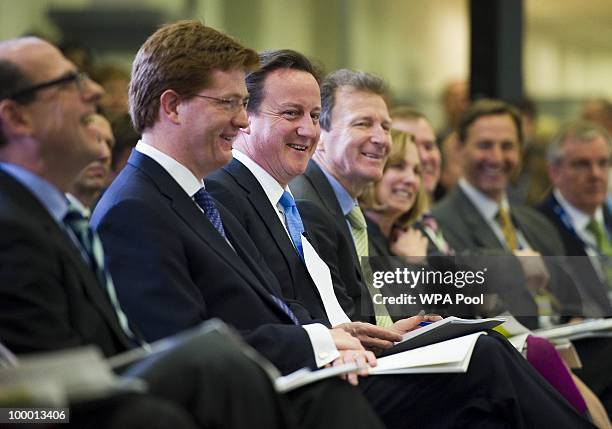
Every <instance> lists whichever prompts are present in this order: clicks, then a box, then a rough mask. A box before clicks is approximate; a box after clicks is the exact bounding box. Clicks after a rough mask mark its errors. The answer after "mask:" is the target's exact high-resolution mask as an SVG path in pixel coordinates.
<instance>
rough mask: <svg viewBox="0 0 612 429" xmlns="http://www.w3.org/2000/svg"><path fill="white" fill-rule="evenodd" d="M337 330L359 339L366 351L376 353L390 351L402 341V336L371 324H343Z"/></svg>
mask: <svg viewBox="0 0 612 429" xmlns="http://www.w3.org/2000/svg"><path fill="white" fill-rule="evenodd" d="M335 328H336V329H338V328H339V329H343V330H344V331H346V332H348V333H349V334H351V335H352V336H353V337H356V338H358V339H359V341H360V342H361V344H362V345H363V346H364V347H365V348H366V349H368V350H374V351H379V350H384V349H388V348H389V347H391V346H393V343H395V342H397V341H400V340H401V339H402V337H401V335H398V334H397V333H395V332H394V331H391V330H389V329H386V328H381V327H379V326H376V325H372V324H371V323H363V322H351V323H343V324H341V325H338V326H336V327H335Z"/></svg>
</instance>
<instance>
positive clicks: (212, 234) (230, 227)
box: [128, 151, 287, 317]
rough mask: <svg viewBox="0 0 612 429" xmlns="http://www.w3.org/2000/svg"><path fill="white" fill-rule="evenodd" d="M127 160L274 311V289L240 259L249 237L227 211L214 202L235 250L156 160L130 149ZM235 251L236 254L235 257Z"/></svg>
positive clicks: (253, 264)
mask: <svg viewBox="0 0 612 429" xmlns="http://www.w3.org/2000/svg"><path fill="white" fill-rule="evenodd" d="M128 162H129V163H130V164H131V165H133V166H134V167H136V168H138V169H139V170H141V171H143V172H144V173H145V174H147V176H148V177H149V178H150V179H151V180H152V181H153V182H154V184H155V185H156V187H157V188H158V190H159V191H160V192H161V194H162V195H164V197H166V198H168V199H169V201H170V204H171V207H172V209H173V210H174V211H175V213H176V214H177V216H179V217H180V218H181V219H183V221H184V222H185V223H186V224H187V226H188V227H189V228H190V229H191V230H193V232H194V233H195V235H197V236H198V237H199V238H200V239H201V240H202V241H203V242H204V243H206V245H207V246H208V247H209V248H211V249H212V250H213V251H214V252H215V253H217V255H218V256H219V257H220V258H221V259H223V260H224V261H225V262H226V263H227V264H228V265H230V266H231V267H232V268H234V270H235V271H236V273H237V274H238V275H239V276H241V277H242V278H244V280H245V281H246V282H247V283H249V284H250V285H251V286H252V288H253V289H254V290H255V291H256V292H257V293H258V294H259V295H260V296H261V297H262V298H263V299H264V300H265V301H267V302H268V303H270V305H271V306H272V307H273V308H274V309H275V310H278V306H277V305H276V304H275V303H274V302H273V301H272V298H271V296H270V294H271V293H274V292H272V291H269V290H267V289H266V288H265V287H264V286H263V285H266V284H267V281H266V279H265V278H262V276H258V270H257V268H256V266H257V264H255V263H251V264H250V266H251V267H253V268H254V269H253V270H251V269H249V267H248V266H247V265H246V264H245V261H243V259H242V258H249V259H248V260H249V262H250V261H252V260H251V259H250V257H249V256H248V253H249V252H248V251H245V250H244V248H243V244H242V243H243V242H244V241H245V240H250V239H249V238H248V236H247V235H246V233H245V234H239V233H238V232H236V230H237V221H232V219H231V214H230V213H229V212H228V211H227V210H226V209H225V208H224V207H223V206H222V205H221V204H219V202H217V201H215V202H216V205H217V208H218V210H219V213H220V214H221V219H222V222H223V226H224V229H225V232H226V235H227V237H228V239H229V240H230V242H231V243H232V246H234V248H235V249H232V248H231V247H230V245H229V244H228V243H227V242H226V241H225V239H224V238H223V237H222V236H221V235H220V234H219V232H218V231H217V230H216V229H215V227H214V226H213V225H212V224H211V223H210V221H209V220H208V218H207V217H206V215H205V214H204V213H202V212H201V211H200V209H198V207H197V205H196V203H195V202H194V201H193V200H192V199H191V197H190V196H189V195H187V193H185V191H184V190H183V189H182V188H181V187H180V185H179V184H178V183H177V182H176V181H175V180H174V179H173V178H172V177H171V176H170V175H169V174H168V172H167V171H166V170H164V169H163V167H161V166H160V165H159V164H158V163H157V162H156V161H154V160H153V159H151V158H149V157H147V156H146V155H143V154H141V153H139V152H137V151H134V152H133V153H132V155H131V156H130V159H129V160H128ZM234 250H235V251H234ZM237 252H238V253H239V254H240V256H238V254H237ZM277 313H279V314H280V313H281V312H280V311H277ZM282 314H283V315H284V316H285V317H287V315H286V314H285V313H284V312H282Z"/></svg>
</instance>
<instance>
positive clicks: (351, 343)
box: [329, 328, 365, 352]
mask: <svg viewBox="0 0 612 429" xmlns="http://www.w3.org/2000/svg"><path fill="white" fill-rule="evenodd" d="M329 333H330V334H331V337H332V340H334V344H335V346H336V348H337V349H338V351H339V352H342V350H365V349H364V348H363V346H362V345H361V343H360V342H359V340H358V339H357V338H356V337H353V336H352V335H351V334H349V333H348V332H346V331H345V330H344V329H341V328H333V329H330V330H329Z"/></svg>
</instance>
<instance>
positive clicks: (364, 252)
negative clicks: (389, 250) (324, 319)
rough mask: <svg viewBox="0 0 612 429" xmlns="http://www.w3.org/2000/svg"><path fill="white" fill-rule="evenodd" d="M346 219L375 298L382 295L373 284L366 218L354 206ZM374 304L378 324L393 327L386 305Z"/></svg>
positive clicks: (363, 270)
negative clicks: (378, 294)
mask: <svg viewBox="0 0 612 429" xmlns="http://www.w3.org/2000/svg"><path fill="white" fill-rule="evenodd" d="M346 217H347V219H348V221H349V224H350V225H351V233H352V234H353V239H354V241H355V249H356V250H357V255H358V256H359V262H360V263H361V271H362V273H363V277H364V281H365V284H366V286H367V288H368V292H369V293H370V297H373V296H374V295H375V294H377V293H380V291H379V290H377V289H376V288H375V287H374V286H373V283H372V280H373V274H372V267H371V266H370V262H369V260H368V257H369V256H370V250H369V248H368V230H367V224H366V220H365V217H364V216H363V212H362V211H361V209H360V208H359V206H358V205H356V206H354V207H353V208H352V209H351V211H350V212H349V214H348V215H347V216H346ZM372 304H373V306H374V315H375V316H376V324H377V325H378V326H381V327H383V328H386V327H388V326H391V325H393V320H392V319H391V316H390V315H389V310H387V307H385V305H384V304H377V303H375V302H374V300H373V299H372Z"/></svg>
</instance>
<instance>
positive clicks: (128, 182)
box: [92, 21, 379, 428]
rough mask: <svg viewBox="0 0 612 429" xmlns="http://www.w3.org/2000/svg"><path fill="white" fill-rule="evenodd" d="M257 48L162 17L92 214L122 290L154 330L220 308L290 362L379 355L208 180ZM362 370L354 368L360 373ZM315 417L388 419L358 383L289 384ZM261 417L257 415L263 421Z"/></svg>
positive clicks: (127, 304)
mask: <svg viewBox="0 0 612 429" xmlns="http://www.w3.org/2000/svg"><path fill="white" fill-rule="evenodd" d="M258 62H259V60H258V57H257V53H256V52H254V51H253V50H251V49H247V48H245V47H243V46H241V45H240V44H239V43H238V42H236V41H234V40H233V39H231V38H230V37H228V36H226V35H224V34H222V33H220V32H218V31H216V30H214V29H212V28H209V27H205V26H203V25H202V24H201V23H199V22H196V21H180V22H177V23H174V24H169V25H167V26H165V27H162V28H161V29H160V30H158V31H157V32H155V33H154V34H153V35H152V36H150V37H149V38H148V39H147V41H146V42H145V43H144V44H143V46H142V47H141V48H140V50H139V51H138V53H137V55H136V58H135V59H134V63H133V66H132V78H131V82H130V88H129V104H130V114H131V117H132V121H133V122H134V125H135V129H136V131H137V132H139V133H141V135H142V139H141V141H140V142H139V143H138V144H137V145H136V148H135V150H134V152H133V153H132V155H131V156H130V158H129V160H128V164H127V165H126V166H125V168H124V169H123V170H122V172H121V173H120V174H119V175H118V176H117V178H116V179H115V181H114V182H113V184H112V185H111V186H110V187H109V188H108V189H107V191H106V192H105V194H104V196H103V197H102V199H101V200H100V202H99V203H98V205H97V207H96V209H95V210H94V213H93V216H92V226H93V227H94V228H95V229H96V230H97V231H98V233H99V234H100V236H101V238H102V241H103V243H104V247H105V250H106V254H107V257H108V263H109V267H110V271H111V273H112V274H113V278H114V279H115V281H116V284H117V292H118V297H119V300H120V302H121V304H122V306H123V307H124V309H125V310H126V312H127V314H128V315H129V316H130V317H131V318H133V319H134V320H135V322H136V323H137V324H138V326H139V327H140V329H141V331H142V332H143V334H144V336H145V338H147V339H148V340H154V339H157V338H162V337H165V336H167V335H171V334H174V333H176V332H180V331H182V330H184V329H187V328H189V327H191V326H193V325H196V324H199V323H201V322H202V321H203V320H206V319H208V318H212V317H218V318H220V319H222V320H223V321H225V322H226V323H228V324H231V325H233V326H234V327H236V328H237V329H238V330H239V331H240V332H241V333H242V334H243V336H244V338H245V339H246V341H247V342H249V343H250V344H251V345H253V346H254V347H255V348H256V349H257V350H258V351H260V352H261V353H262V354H263V355H264V356H265V357H267V358H268V359H269V360H270V361H271V362H272V363H273V364H275V365H276V366H277V367H278V369H279V370H280V371H281V372H283V373H288V372H292V371H295V370H298V369H300V368H302V367H309V368H317V367H320V366H324V365H327V364H329V363H332V362H342V361H344V360H357V361H360V362H363V363H365V360H366V359H373V355H372V354H371V353H369V352H365V350H363V348H362V347H361V345H360V343H359V341H358V340H356V339H355V338H354V337H352V336H350V335H349V334H347V333H346V332H344V331H342V330H330V329H328V328H327V327H326V326H324V325H322V324H317V323H308V324H305V325H304V326H302V325H301V323H300V322H301V321H302V320H304V319H302V313H300V309H299V308H298V307H296V306H291V305H288V303H285V301H283V299H282V294H281V291H280V285H279V284H278V282H277V281H276V279H275V277H274V275H273V274H272V273H271V272H270V271H269V269H268V268H267V267H266V265H265V263H264V262H263V260H262V258H261V256H260V254H259V252H258V250H257V248H256V247H255V245H254V244H253V243H252V241H251V240H250V239H249V237H248V235H247V234H246V232H245V231H244V230H243V229H242V228H241V227H240V225H239V224H238V222H237V221H236V219H235V218H234V217H233V216H232V214H231V213H230V212H229V211H228V210H226V209H225V208H224V207H223V206H222V205H220V204H217V203H216V201H215V200H214V199H213V198H212V197H211V196H210V194H209V193H208V191H207V190H206V189H205V188H204V186H203V179H204V177H205V176H207V175H208V174H210V173H211V172H213V171H214V170H216V169H218V168H220V167H222V166H223V165H225V164H227V163H228V162H229V161H230V160H231V158H232V145H233V142H234V139H235V138H236V136H237V135H238V133H239V131H240V129H242V128H247V127H248V125H249V123H248V120H247V115H246V112H245V110H244V106H245V105H246V102H247V100H246V99H247V96H248V92H247V89H246V86H245V82H244V79H245V72H246V71H248V70H252V69H255V68H257V66H258ZM352 376H353V379H355V378H356V377H354V374H353V375H352ZM289 399H290V401H289V402H290V404H289V406H290V407H291V410H293V412H294V413H295V414H296V415H297V416H298V417H299V419H300V424H301V425H302V426H304V427H313V428H316V427H372V426H373V427H378V425H379V422H378V420H377V418H376V417H375V416H374V414H373V411H371V409H370V408H369V406H368V404H367V403H366V402H365V399H364V398H363V397H362V396H360V394H359V392H358V391H356V390H355V389H353V388H352V387H351V386H350V385H349V384H348V383H345V382H343V381H342V380H339V379H332V380H325V381H323V382H321V383H317V384H316V385H312V386H307V387H306V388H305V389H300V390H298V391H296V392H293V393H292V394H290V395H289ZM254 426H255V425H254Z"/></svg>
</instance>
